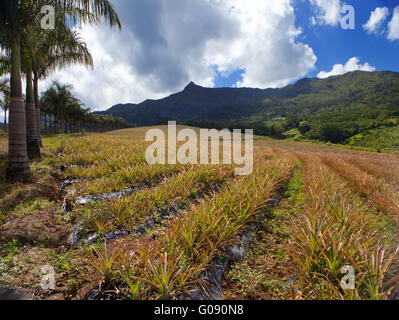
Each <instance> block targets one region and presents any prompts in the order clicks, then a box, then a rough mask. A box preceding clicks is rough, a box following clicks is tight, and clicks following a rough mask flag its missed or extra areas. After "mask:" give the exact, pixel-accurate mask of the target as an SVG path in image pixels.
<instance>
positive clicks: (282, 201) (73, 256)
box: [0, 128, 399, 300]
mask: <svg viewBox="0 0 399 320" xmlns="http://www.w3.org/2000/svg"><path fill="white" fill-rule="evenodd" d="M144 136H145V129H143V128H137V129H124V130H119V131H112V132H109V133H104V134H82V133H79V134H70V135H61V136H48V137H46V138H44V139H43V149H42V159H41V160H38V161H35V162H33V163H32V164H31V173H32V177H31V181H29V182H27V183H14V184H6V183H3V182H2V183H1V187H0V288H3V291H4V290H5V289H4V288H7V290H8V291H7V290H6V291H7V292H9V294H10V295H13V296H14V297H25V298H26V297H30V298H32V299H41V300H47V299H50V300H64V299H67V300H84V299H85V300H107V299H108V300H109V299H110V300H116V299H117V300H119V299H121V300H130V299H132V300H190V299H194V300H198V299H203V300H214V299H216V300H220V299H229V300H319V299H323V300H331V299H332V300H353V299H355V300H360V299H362V300H363V299H365V300H369V299H373V300H374V299H375V300H381V299H396V298H397V297H398V296H399V291H398V284H397V283H398V281H399V280H398V275H399V273H398V270H399V254H398V245H399V244H398V240H397V239H398V237H397V231H398V219H397V218H398V214H399V157H398V154H397V153H396V154H395V153H377V152H375V153H374V152H367V151H361V150H356V149H350V148H343V147H339V146H335V145H326V144H315V143H304V142H293V141H280V140H272V139H269V138H266V137H257V136H255V138H254V169H253V172H252V174H251V175H247V176H235V175H234V167H233V166H232V165H226V164H219V165H211V164H209V165H199V164H198V165H193V164H165V165H161V164H155V165H149V164H147V162H146V159H145V150H146V148H147V147H148V145H149V143H148V142H146V141H145V140H144ZM6 154H7V140H6V138H5V137H0V161H1V163H0V164H1V165H0V174H1V179H2V181H5V179H4V177H3V176H4V175H5V167H6V159H7V157H6ZM46 270H47V271H46ZM48 270H50V271H51V272H50V273H49V272H48ZM51 276H53V277H54V280H55V285H54V286H53V287H50V288H48V287H46V286H45V284H46V281H44V280H46V279H47V280H48V281H50V280H51ZM46 277H47V278H46ZM43 279H44V280H43ZM43 281H44V282H45V283H43ZM50 282H51V281H50ZM0 291H1V290H0Z"/></svg>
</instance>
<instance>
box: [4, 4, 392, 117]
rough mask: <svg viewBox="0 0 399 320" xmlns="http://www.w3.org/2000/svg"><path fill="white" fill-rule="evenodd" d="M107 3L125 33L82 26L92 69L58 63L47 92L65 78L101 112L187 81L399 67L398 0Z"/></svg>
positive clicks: (267, 81) (214, 82) (281, 78)
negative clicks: (52, 82) (51, 84)
mask: <svg viewBox="0 0 399 320" xmlns="http://www.w3.org/2000/svg"><path fill="white" fill-rule="evenodd" d="M111 2H112V3H113V4H114V6H115V9H116V11H117V13H118V14H119V16H120V19H121V22H122V25H123V29H122V31H118V30H115V29H110V28H109V27H107V26H106V25H99V26H95V27H92V26H90V27H88V26H83V27H82V29H81V33H82V37H83V38H84V39H86V41H87V44H88V47H89V48H90V50H91V52H92V55H93V58H94V70H93V71H91V70H87V69H86V68H84V67H82V66H73V67H70V68H68V69H63V70H60V71H58V72H57V73H56V74H54V75H52V76H51V77H49V78H48V79H47V80H46V81H42V82H41V84H40V90H41V91H44V90H45V89H46V87H47V86H48V85H49V84H50V83H51V81H53V80H58V81H61V82H63V83H69V84H72V85H73V86H74V93H75V94H76V95H77V96H78V97H79V98H80V99H81V100H82V102H83V103H84V104H85V105H86V107H90V108H91V109H92V110H105V109H108V108H109V107H111V106H113V105H115V104H118V103H140V102H142V101H144V100H146V99H158V98H163V97H165V96H168V95H170V94H172V93H175V92H178V91H181V90H183V89H184V87H185V86H186V85H187V84H188V83H189V82H190V81H194V82H195V83H196V84H198V85H201V86H206V87H256V88H268V87H273V88H276V87H282V86H285V85H288V84H291V83H294V82H295V81H297V80H299V79H301V78H304V77H312V78H314V77H318V78H326V77H329V76H333V75H339V74H344V73H346V72H349V71H354V70H364V71H382V70H391V71H398V72H399V59H398V52H399V50H398V49H399V0H385V1H384V0H345V2H344V1H341V0H184V1H182V0H111ZM348 6H350V7H349V9H348ZM352 11H353V15H351V12H352ZM1 119H2V118H0V121H2V120H1Z"/></svg>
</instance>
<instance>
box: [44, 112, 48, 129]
mask: <svg viewBox="0 0 399 320" xmlns="http://www.w3.org/2000/svg"><path fill="white" fill-rule="evenodd" d="M44 131H45V132H47V114H46V113H45V114H44Z"/></svg>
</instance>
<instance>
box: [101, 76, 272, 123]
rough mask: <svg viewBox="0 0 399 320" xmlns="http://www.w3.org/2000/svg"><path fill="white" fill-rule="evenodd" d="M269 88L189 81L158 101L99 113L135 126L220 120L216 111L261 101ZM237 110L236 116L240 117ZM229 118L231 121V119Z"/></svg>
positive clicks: (269, 90) (122, 105)
mask: <svg viewBox="0 0 399 320" xmlns="http://www.w3.org/2000/svg"><path fill="white" fill-rule="evenodd" d="M272 91H274V90H273V89H266V90H261V89H251V88H215V89H214V88H204V87H201V86H198V85H196V84H194V83H193V82H190V83H189V84H188V85H187V86H186V87H185V88H184V90H183V91H182V92H179V93H176V94H172V95H171V96H169V97H167V98H164V99H160V100H146V101H144V102H142V103H140V104H118V105H115V106H113V107H112V108H110V109H108V110H107V111H104V112H101V114H105V115H110V114H112V115H114V116H119V117H122V118H124V119H126V120H127V121H128V122H131V123H135V124H136V125H139V126H143V125H155V124H158V123H159V121H160V120H161V119H165V118H177V119H179V120H180V121H183V122H184V121H188V120H191V119H196V118H209V119H223V117H221V115H220V114H219V112H220V111H221V110H223V112H226V109H228V108H229V107H230V106H237V105H246V104H254V103H259V102H261V101H262V100H263V99H264V98H266V97H267V96H268V95H269V94H270V92H272ZM241 112H243V113H244V114H247V113H245V111H244V110H242V111H240V112H239V114H237V115H236V116H240V114H241ZM229 118H232V117H231V116H230V117H229Z"/></svg>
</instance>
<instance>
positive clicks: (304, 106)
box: [99, 71, 399, 126]
mask: <svg viewBox="0 0 399 320" xmlns="http://www.w3.org/2000/svg"><path fill="white" fill-rule="evenodd" d="M397 91H399V73H397V72H393V71H378V72H364V71H353V72H350V73H347V74H344V75H338V76H333V77H329V78H326V79H317V78H303V79H300V80H298V81H297V82H295V83H294V84H290V85H288V86H286V87H283V88H276V89H274V88H267V89H258V88H206V87H202V86H199V85H197V84H195V83H194V82H192V81H191V82H190V83H189V84H188V85H187V86H186V87H185V88H184V89H183V91H181V92H177V93H174V94H171V95H170V96H168V97H165V98H162V99H159V100H146V101H144V102H142V103H139V104H131V103H130V104H129V103H127V104H117V105H115V106H113V107H111V108H110V109H108V110H106V111H103V112H99V113H101V114H112V115H114V116H119V117H122V118H124V119H125V120H127V121H128V122H130V123H135V124H136V125H138V126H147V125H157V124H160V122H162V121H165V119H176V120H179V121H180V122H182V123H190V122H193V121H194V122H195V121H202V120H206V121H216V122H223V123H226V124H231V125H232V124H234V123H237V122H240V123H242V122H245V123H253V122H262V121H263V122H267V121H271V120H273V119H275V118H279V117H281V118H285V117H287V116H288V115H289V114H292V113H294V114H297V116H298V117H299V118H300V120H301V121H304V120H307V118H309V117H313V116H315V115H317V114H319V113H320V112H321V113H323V112H329V111H328V110H329V109H331V108H334V107H337V108H338V107H339V106H341V109H342V108H343V109H345V106H347V107H349V106H350V107H351V108H352V107H353V104H357V103H364V101H363V100H364V99H363V98H364V97H366V96H370V95H371V94H374V95H376V96H377V98H376V99H377V100H384V97H383V96H381V94H382V93H384V94H388V96H391V95H394V96H395V97H396V93H397ZM362 99H363V100H362ZM395 99H396V98H395ZM395 101H396V100H395Z"/></svg>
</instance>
